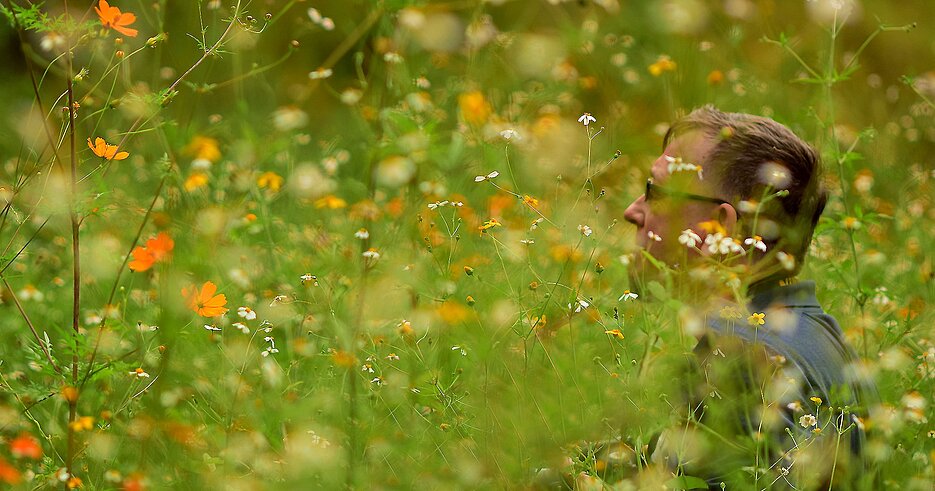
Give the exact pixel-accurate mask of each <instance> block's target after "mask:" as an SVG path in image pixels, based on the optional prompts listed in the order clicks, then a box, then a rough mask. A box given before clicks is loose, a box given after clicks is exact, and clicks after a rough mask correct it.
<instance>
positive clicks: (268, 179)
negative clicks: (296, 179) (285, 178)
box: [256, 171, 282, 191]
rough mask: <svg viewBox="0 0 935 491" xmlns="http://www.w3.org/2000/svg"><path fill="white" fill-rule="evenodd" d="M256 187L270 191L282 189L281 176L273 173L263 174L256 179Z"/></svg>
mask: <svg viewBox="0 0 935 491" xmlns="http://www.w3.org/2000/svg"><path fill="white" fill-rule="evenodd" d="M256 185H257V186H259V187H260V188H261V189H262V188H270V190H272V191H279V188H281V187H282V176H280V175H279V174H277V173H275V172H269V171H267V172H264V173H262V174H260V177H258V178H256Z"/></svg>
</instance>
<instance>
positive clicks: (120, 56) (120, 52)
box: [114, 49, 125, 60]
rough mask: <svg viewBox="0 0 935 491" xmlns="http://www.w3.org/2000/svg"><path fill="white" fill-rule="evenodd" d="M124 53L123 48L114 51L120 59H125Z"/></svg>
mask: <svg viewBox="0 0 935 491" xmlns="http://www.w3.org/2000/svg"><path fill="white" fill-rule="evenodd" d="M124 54H125V53H124V52H123V50H122V49H118V50H117V52H116V53H114V56H116V57H117V59H118V60H120V59H123V55H124Z"/></svg>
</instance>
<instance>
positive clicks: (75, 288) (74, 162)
mask: <svg viewBox="0 0 935 491" xmlns="http://www.w3.org/2000/svg"><path fill="white" fill-rule="evenodd" d="M64 5H65V11H66V12H67V11H68V0H65V2H64ZM72 47H73V46H69V48H68V54H67V56H66V57H65V67H66V68H65V76H66V77H65V83H66V87H67V93H68V144H69V146H70V151H71V159H70V160H71V166H70V167H71V168H70V171H71V173H70V182H69V184H70V186H69V190H70V196H69V197H68V198H69V199H68V208H69V210H68V215H69V218H70V219H71V254H72V259H73V267H72V273H73V275H72V310H71V321H72V322H71V327H72V337H73V340H74V347H73V351H72V355H71V384H72V386H75V385H77V384H78V344H79V337H80V336H81V334H80V333H79V331H78V329H79V321H78V319H79V315H80V312H81V243H80V237H79V228H80V226H81V224H80V223H79V219H78V212H77V209H76V208H77V207H76V204H77V200H78V145H77V136H76V135H75V120H76V119H77V115H76V114H75V87H74V82H73V80H72V73H73V67H72V52H71V50H72ZM78 397H80V394H78V395H76V396H75V397H70V398H68V423H69V424H68V452H67V454H66V457H65V470H66V471H67V472H68V474H69V476H71V475H73V472H72V471H73V469H74V461H75V453H76V451H75V430H74V429H73V426H74V425H73V424H72V423H74V422H75V419H76V418H77V416H78Z"/></svg>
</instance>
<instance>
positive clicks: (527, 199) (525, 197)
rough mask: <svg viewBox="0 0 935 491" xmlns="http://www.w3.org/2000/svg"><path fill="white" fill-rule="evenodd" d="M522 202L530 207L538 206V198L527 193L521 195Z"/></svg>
mask: <svg viewBox="0 0 935 491" xmlns="http://www.w3.org/2000/svg"><path fill="white" fill-rule="evenodd" d="M523 203H524V204H527V205H529V206H531V207H533V208H535V207H537V206H539V200H537V199H536V198H533V197H532V196H530V195H528V194H524V195H523Z"/></svg>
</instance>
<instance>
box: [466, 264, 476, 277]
mask: <svg viewBox="0 0 935 491" xmlns="http://www.w3.org/2000/svg"><path fill="white" fill-rule="evenodd" d="M464 274H466V275H468V276H474V268H472V267H470V266H465V267H464Z"/></svg>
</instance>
